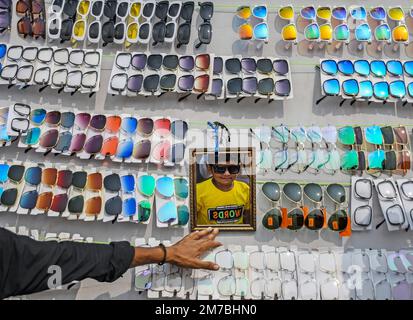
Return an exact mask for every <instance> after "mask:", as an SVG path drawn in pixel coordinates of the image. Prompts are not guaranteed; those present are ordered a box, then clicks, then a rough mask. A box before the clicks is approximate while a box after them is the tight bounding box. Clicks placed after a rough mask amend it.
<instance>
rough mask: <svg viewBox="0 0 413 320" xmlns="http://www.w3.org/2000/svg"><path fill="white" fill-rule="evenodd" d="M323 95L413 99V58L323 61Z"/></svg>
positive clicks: (346, 97) (367, 99)
mask: <svg viewBox="0 0 413 320" xmlns="http://www.w3.org/2000/svg"><path fill="white" fill-rule="evenodd" d="M320 70H321V88H322V89H321V90H322V97H321V98H320V99H318V100H317V101H316V104H318V103H320V102H321V101H322V100H324V99H325V98H326V97H327V96H341V97H342V98H343V100H342V101H341V103H340V106H341V105H343V103H344V102H345V101H346V100H347V99H351V100H352V101H351V102H350V104H351V105H352V104H354V103H355V102H356V101H368V102H369V103H371V102H373V101H374V102H383V103H386V102H387V101H391V102H397V101H403V102H404V104H403V105H405V104H406V103H408V102H411V101H413V61H400V60H386V61H385V60H371V61H368V60H364V59H360V60H355V61H351V60H332V59H325V60H321V61H320Z"/></svg>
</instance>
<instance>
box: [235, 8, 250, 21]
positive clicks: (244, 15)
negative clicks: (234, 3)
mask: <svg viewBox="0 0 413 320" xmlns="http://www.w3.org/2000/svg"><path fill="white" fill-rule="evenodd" d="M251 14H252V12H251V8H250V7H240V8H238V10H237V15H238V16H239V17H240V18H241V19H248V18H249V17H250V16H251Z"/></svg>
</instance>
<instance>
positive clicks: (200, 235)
mask: <svg viewBox="0 0 413 320" xmlns="http://www.w3.org/2000/svg"><path fill="white" fill-rule="evenodd" d="M213 231H214V229H212V228H211V227H209V228H208V229H204V230H202V231H195V232H192V233H191V234H190V236H192V239H195V240H198V239H201V238H203V237H205V236H207V235H209V234H210V233H212V232H213Z"/></svg>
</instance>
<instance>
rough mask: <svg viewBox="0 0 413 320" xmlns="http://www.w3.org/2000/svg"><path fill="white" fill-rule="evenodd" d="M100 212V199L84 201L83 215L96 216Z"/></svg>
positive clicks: (94, 198)
mask: <svg viewBox="0 0 413 320" xmlns="http://www.w3.org/2000/svg"><path fill="white" fill-rule="evenodd" d="M101 210H102V198H101V197H93V198H90V199H88V200H87V201H86V207H85V213H86V214H89V215H98V214H99V213H100V211H101Z"/></svg>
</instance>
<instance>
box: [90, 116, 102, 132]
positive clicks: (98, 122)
mask: <svg viewBox="0 0 413 320" xmlns="http://www.w3.org/2000/svg"><path fill="white" fill-rule="evenodd" d="M105 125H106V116H104V115H102V114H98V115H94V116H93V117H92V119H91V120H90V126H91V127H92V128H93V129H95V130H98V131H100V130H103V129H104V128H105Z"/></svg>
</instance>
